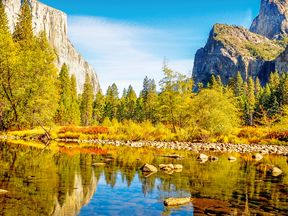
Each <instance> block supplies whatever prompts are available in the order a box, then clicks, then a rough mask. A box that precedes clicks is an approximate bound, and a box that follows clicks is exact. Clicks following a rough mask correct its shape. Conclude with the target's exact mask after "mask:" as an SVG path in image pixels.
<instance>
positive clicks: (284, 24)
mask: <svg viewBox="0 0 288 216" xmlns="http://www.w3.org/2000/svg"><path fill="white" fill-rule="evenodd" d="M250 31H251V32H254V33H257V34H260V35H264V36H266V37H267V38H270V39H275V38H276V39H279V38H281V35H283V34H284V35H285V34H288V0H261V8H260V14H259V16H257V17H256V18H255V19H254V21H253V23H252V25H251V27H250Z"/></svg>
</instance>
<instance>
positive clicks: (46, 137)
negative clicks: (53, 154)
mask: <svg viewBox="0 0 288 216" xmlns="http://www.w3.org/2000/svg"><path fill="white" fill-rule="evenodd" d="M36 121H37V123H38V124H39V125H40V127H41V128H42V129H43V130H44V132H45V133H44V134H43V135H41V136H40V137H39V140H41V141H42V142H45V143H48V144H49V141H50V140H52V137H51V134H50V131H51V127H50V128H49V131H48V130H46V128H45V127H44V125H43V124H42V122H40V121H38V120H36Z"/></svg>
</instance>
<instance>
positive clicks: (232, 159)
mask: <svg viewBox="0 0 288 216" xmlns="http://www.w3.org/2000/svg"><path fill="white" fill-rule="evenodd" d="M228 160H229V161H231V162H233V161H236V160H237V158H236V157H233V156H230V157H228Z"/></svg>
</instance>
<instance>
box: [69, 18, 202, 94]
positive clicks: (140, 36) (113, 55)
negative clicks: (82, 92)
mask: <svg viewBox="0 0 288 216" xmlns="http://www.w3.org/2000/svg"><path fill="white" fill-rule="evenodd" d="M186 33H187V32H185V33H183V34H181V32H180V33H177V34H173V33H172V32H170V30H165V29H157V28H150V27H146V26H139V25H135V24H131V23H125V22H119V21H114V20H108V19H104V18H99V17H79V16H76V17H70V18H69V36H70V39H71V41H72V42H73V44H74V45H75V46H76V48H77V49H78V50H79V51H80V52H81V53H82V54H83V55H84V57H85V58H86V59H87V60H88V62H89V63H91V64H92V65H93V67H94V68H95V69H96V71H97V73H98V76H99V78H100V84H101V87H102V89H103V90H104V91H106V88H107V87H108V85H111V84H112V83H114V82H115V83H116V84H117V86H118V87H119V92H122V89H123V88H125V87H128V85H129V84H131V85H132V86H133V87H134V88H135V90H136V91H137V92H139V91H140V89H141V88H142V81H143V79H144V77H145V76H146V75H147V76H148V77H150V78H155V80H156V82H158V81H159V80H160V78H161V77H162V71H161V69H162V65H163V59H164V56H166V57H167V58H168V64H169V66H170V67H171V68H172V69H174V70H176V71H179V72H182V73H185V74H188V72H189V71H191V70H192V66H193V56H192V54H193V53H192V51H191V54H190V56H187V55H186V56H185V55H181V54H180V55H178V56H176V55H174V56H169V54H170V53H173V52H175V53H177V51H178V53H181V51H182V50H181V49H182V48H183V47H184V46H186V44H185V41H187V43H188V42H189V43H191V38H186V39H183V36H185V37H186V36H187V35H185V34H186ZM195 40H197V39H195ZM190 45H191V44H190ZM167 53H168V56H167ZM190 58H191V59H190Z"/></svg>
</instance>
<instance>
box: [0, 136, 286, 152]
mask: <svg viewBox="0 0 288 216" xmlns="http://www.w3.org/2000/svg"><path fill="white" fill-rule="evenodd" d="M17 139H21V138H19V137H7V136H0V140H17ZM55 141H57V142H67V143H85V144H99V145H113V146H128V147H133V148H141V147H153V148H158V149H172V150H186V151H193V152H195V153H202V152H218V153H224V152H227V153H233V152H235V153H254V152H259V153H261V154H277V155H284V156H288V145H287V146H285V145H281V146H279V145H260V144H229V143H227V144H224V143H191V142H157V141H137V142H134V141H111V140H78V139H56V140H55Z"/></svg>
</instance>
